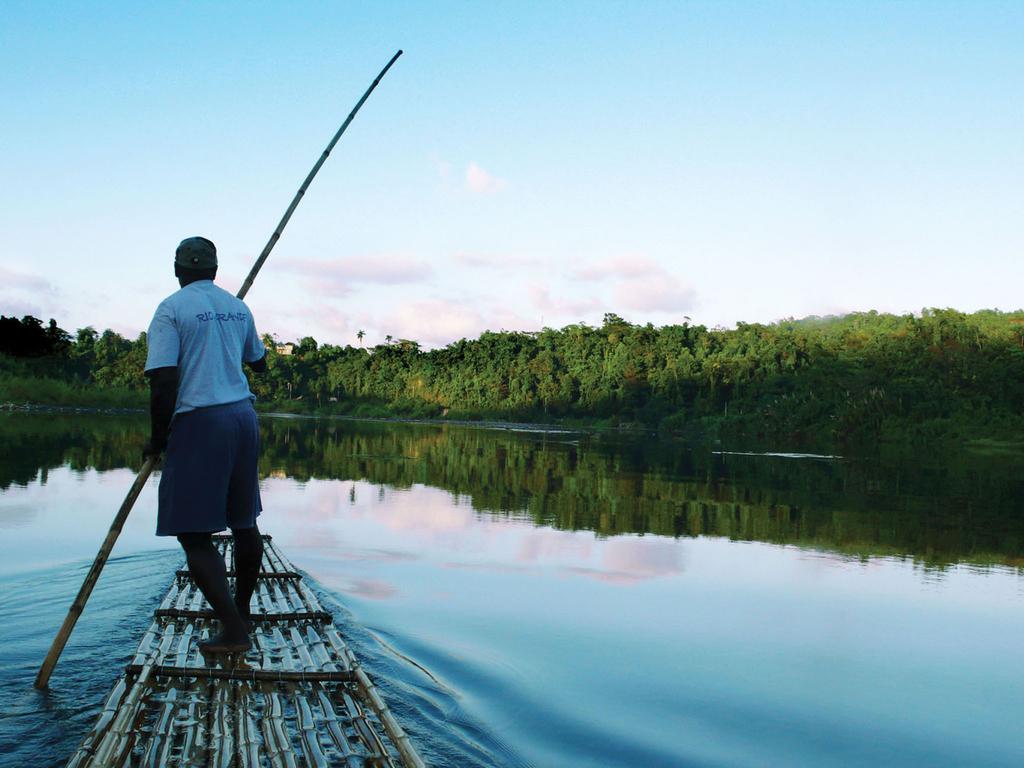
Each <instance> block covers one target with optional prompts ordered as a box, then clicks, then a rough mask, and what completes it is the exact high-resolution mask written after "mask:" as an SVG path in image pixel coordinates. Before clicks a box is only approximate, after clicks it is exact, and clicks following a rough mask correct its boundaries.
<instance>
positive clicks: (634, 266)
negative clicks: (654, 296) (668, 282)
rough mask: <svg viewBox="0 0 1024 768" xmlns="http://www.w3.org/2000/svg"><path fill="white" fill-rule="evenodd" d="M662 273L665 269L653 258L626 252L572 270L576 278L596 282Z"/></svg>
mask: <svg viewBox="0 0 1024 768" xmlns="http://www.w3.org/2000/svg"><path fill="white" fill-rule="evenodd" d="M663 274H665V270H664V269H663V268H662V266H661V265H660V264H658V263H657V262H656V261H654V260H653V259H649V258H647V257H646V256H637V255H630V254H626V255H623V256H612V257H610V258H607V259H601V260H600V261H595V262H594V263H592V264H588V265H586V266H584V267H580V268H579V269H576V270H574V271H573V273H572V276H573V277H574V278H575V279H577V280H583V281H586V282H596V281H598V280H608V279H615V278H639V277H649V276H653V275H663Z"/></svg>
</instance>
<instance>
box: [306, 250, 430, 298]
mask: <svg viewBox="0 0 1024 768" xmlns="http://www.w3.org/2000/svg"><path fill="white" fill-rule="evenodd" d="M289 268H290V269H291V271H292V272H293V273H295V274H297V275H299V276H301V277H304V278H306V279H307V281H308V282H309V284H310V287H311V288H312V289H313V290H314V291H316V292H317V293H319V294H324V293H330V294H335V295H344V294H346V293H348V292H349V290H350V289H351V286H353V285H357V284H366V283H373V284H378V285H400V284H403V283H421V282H425V281H426V280H429V279H430V278H431V277H432V276H433V274H434V269H433V267H431V266H430V265H429V264H427V263H426V262H425V261H420V260H419V259H413V258H410V257H408V256H403V255H400V254H387V253H384V254H367V255H365V256H352V257H345V258H339V259H327V260H317V259H292V260H291V261H289Z"/></svg>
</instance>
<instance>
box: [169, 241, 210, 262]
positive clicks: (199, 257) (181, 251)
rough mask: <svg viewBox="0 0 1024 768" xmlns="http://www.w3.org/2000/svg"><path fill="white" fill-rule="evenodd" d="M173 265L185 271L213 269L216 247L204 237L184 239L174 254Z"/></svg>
mask: <svg viewBox="0 0 1024 768" xmlns="http://www.w3.org/2000/svg"><path fill="white" fill-rule="evenodd" d="M174 263H175V264H177V265H178V266H179V267H184V268H185V269H213V268H214V267H216V266H217V246H215V245H214V244H213V243H211V242H210V241H209V240H207V239H206V238H205V237H186V238H185V239H184V240H182V241H181V244H180V245H179V246H178V249H177V250H176V251H175V252H174Z"/></svg>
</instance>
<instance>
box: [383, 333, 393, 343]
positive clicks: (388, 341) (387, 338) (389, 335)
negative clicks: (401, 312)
mask: <svg viewBox="0 0 1024 768" xmlns="http://www.w3.org/2000/svg"><path fill="white" fill-rule="evenodd" d="M391 339H392V336H391V334H390V333H389V334H388V335H387V336H385V337H384V341H386V342H387V343H388V344H390V343H391Z"/></svg>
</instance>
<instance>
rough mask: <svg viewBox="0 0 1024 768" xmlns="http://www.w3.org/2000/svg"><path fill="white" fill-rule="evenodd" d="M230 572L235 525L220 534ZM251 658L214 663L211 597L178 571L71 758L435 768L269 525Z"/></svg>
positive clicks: (248, 767) (80, 764) (224, 766)
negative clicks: (207, 648) (209, 645)
mask: <svg viewBox="0 0 1024 768" xmlns="http://www.w3.org/2000/svg"><path fill="white" fill-rule="evenodd" d="M215 540H216V542H217V546H218V548H219V549H220V551H221V553H222V554H223V555H224V557H225V560H226V562H227V566H228V575H229V577H230V576H231V575H232V571H233V568H234V563H233V547H232V540H231V537H230V536H217V537H215ZM264 542H265V545H264V554H263V564H262V568H261V573H260V579H259V582H258V584H257V588H256V592H255V594H254V595H253V606H252V607H253V611H252V617H253V620H254V622H255V625H256V628H255V630H254V632H253V647H252V649H251V650H250V651H249V652H248V653H246V654H245V656H244V658H242V657H241V656H237V657H217V658H215V659H211V661H215V662H217V664H216V665H215V666H210V665H208V664H207V659H205V658H204V657H203V655H202V654H201V653H200V652H199V649H198V647H197V643H198V642H199V641H200V640H204V639H206V638H207V637H208V636H210V635H212V634H214V633H215V631H216V627H215V623H216V620H215V619H214V617H213V612H212V611H211V609H210V606H209V604H208V603H207V602H206V600H205V598H204V597H203V595H202V593H201V592H200V591H199V590H198V589H197V588H196V586H195V583H194V582H193V581H192V579H191V577H190V576H189V573H188V571H178V573H177V574H176V576H175V578H174V582H173V583H172V584H171V588H170V590H169V591H168V592H167V595H166V597H164V599H163V601H162V602H161V604H160V607H159V608H158V609H157V611H156V613H155V616H154V618H153V622H152V623H151V624H150V626H149V629H147V630H146V633H145V634H144V635H143V637H142V641H141V642H140V643H139V647H138V648H137V649H136V651H135V655H134V657H133V658H132V660H131V663H129V664H128V666H127V668H126V669H125V673H124V675H122V676H121V677H120V678H119V679H118V681H117V683H116V684H115V685H114V689H113V690H112V691H111V692H110V695H109V697H108V698H107V700H106V703H105V704H104V705H103V709H102V711H101V712H100V715H99V717H98V719H97V720H96V723H95V725H94V726H93V728H92V730H90V731H89V733H88V734H87V735H86V737H85V739H84V741H83V742H82V745H81V746H80V747H79V748H78V750H77V751H76V752H75V754H74V755H73V756H72V758H71V760H70V762H69V763H68V768H99V767H100V766H102V767H103V768H106V767H107V766H152V767H153V768H157V767H161V768H162V767H164V766H168V767H169V766H213V767H214V768H257V767H259V768H263V767H264V766H266V767H267V768H300V767H301V768H306V767H307V766H308V767H309V768H325V767H326V766H346V768H399V767H400V766H401V767H402V768H425V763H424V762H423V760H422V759H421V758H420V756H419V755H418V754H417V752H416V749H415V748H414V747H413V745H412V743H411V742H410V740H409V737H408V736H407V735H406V734H405V732H404V731H403V730H402V727H401V726H400V725H399V724H398V722H397V721H396V720H395V718H394V716H393V715H392V714H391V712H390V711H389V710H388V707H387V704H386V703H385V702H384V699H383V698H382V697H381V695H380V693H379V691H378V690H377V689H376V688H375V687H374V685H373V683H372V682H371V681H370V678H369V677H368V676H367V675H366V673H365V672H364V671H363V670H362V668H361V667H360V666H359V663H358V662H357V661H356V658H355V656H354V655H353V653H352V651H351V650H350V649H349V648H348V646H347V645H346V644H345V642H344V641H343V640H342V638H341V635H340V634H339V633H338V630H337V628H336V627H335V626H334V624H333V620H332V618H331V615H330V614H329V613H327V612H326V611H324V610H323V608H322V607H321V606H320V603H319V601H318V600H317V599H316V596H315V595H314V594H313V593H312V592H311V591H310V589H309V588H308V587H307V586H306V585H305V584H303V582H302V577H301V576H300V575H299V574H298V573H297V572H296V571H295V568H294V567H293V566H292V565H291V563H289V562H288V560H287V559H286V558H285V557H284V556H283V555H282V554H281V553H280V552H279V551H278V550H277V549H276V548H275V547H274V545H273V543H272V542H271V540H270V537H269V536H264Z"/></svg>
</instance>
